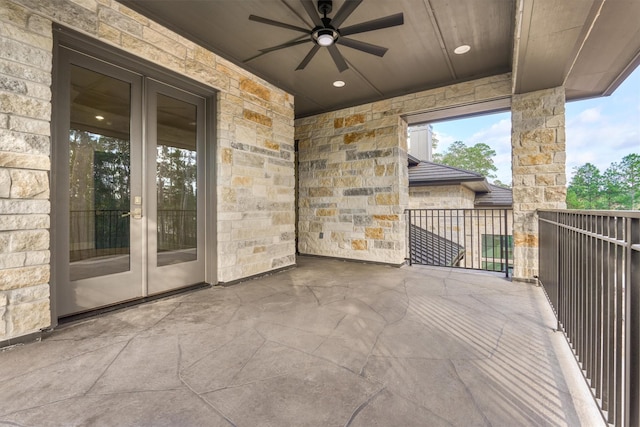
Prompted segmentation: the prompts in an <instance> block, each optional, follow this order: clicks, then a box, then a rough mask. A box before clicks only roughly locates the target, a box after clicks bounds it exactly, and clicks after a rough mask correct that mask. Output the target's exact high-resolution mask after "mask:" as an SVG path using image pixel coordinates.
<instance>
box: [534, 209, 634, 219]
mask: <svg viewBox="0 0 640 427" xmlns="http://www.w3.org/2000/svg"><path fill="white" fill-rule="evenodd" d="M537 212H539V213H543V212H548V213H569V214H579V215H594V216H617V217H622V218H640V211H605V210H578V209H538V210H537Z"/></svg>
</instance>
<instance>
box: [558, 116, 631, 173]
mask: <svg viewBox="0 0 640 427" xmlns="http://www.w3.org/2000/svg"><path fill="white" fill-rule="evenodd" d="M566 142H567V178H570V177H571V175H572V173H573V168H574V167H576V166H582V165H584V164H585V163H592V164H593V165H595V166H596V167H597V168H598V169H600V170H601V171H604V170H605V169H606V168H608V167H609V166H610V165H611V163H612V162H619V161H620V160H621V159H622V157H624V156H625V155H627V154H629V153H634V152H635V153H638V152H640V123H639V122H638V121H636V120H633V119H632V118H630V117H629V116H628V115H624V114H611V115H609V114H602V113H600V108H589V109H587V110H583V111H581V112H580V113H579V114H577V115H575V116H573V117H571V118H568V119H567V125H566Z"/></svg>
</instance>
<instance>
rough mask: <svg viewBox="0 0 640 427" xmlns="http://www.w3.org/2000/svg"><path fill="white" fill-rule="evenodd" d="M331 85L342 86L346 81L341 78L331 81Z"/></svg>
mask: <svg viewBox="0 0 640 427" xmlns="http://www.w3.org/2000/svg"><path fill="white" fill-rule="evenodd" d="M333 85H334V86H335V87H344V85H346V83H345V82H343V81H342V80H336V81H335V82H333Z"/></svg>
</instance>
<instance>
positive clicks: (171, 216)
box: [157, 209, 198, 251]
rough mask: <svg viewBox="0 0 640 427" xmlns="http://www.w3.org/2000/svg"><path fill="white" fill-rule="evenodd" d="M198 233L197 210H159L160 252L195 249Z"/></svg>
mask: <svg viewBox="0 0 640 427" xmlns="http://www.w3.org/2000/svg"><path fill="white" fill-rule="evenodd" d="M197 231H198V229H197V218H196V210H195V209H159V210H158V243H157V244H158V251H168V250H176V249H188V248H195V247H196V246H197Z"/></svg>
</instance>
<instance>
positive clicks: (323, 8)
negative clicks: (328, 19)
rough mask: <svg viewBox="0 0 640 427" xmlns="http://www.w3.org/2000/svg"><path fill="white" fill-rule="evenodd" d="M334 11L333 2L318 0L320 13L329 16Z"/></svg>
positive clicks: (330, 0) (331, 0)
mask: <svg viewBox="0 0 640 427" xmlns="http://www.w3.org/2000/svg"><path fill="white" fill-rule="evenodd" d="M332 10H333V0H318V12H320V13H321V14H323V15H324V16H327V15H328V14H330V13H331V11H332Z"/></svg>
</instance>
